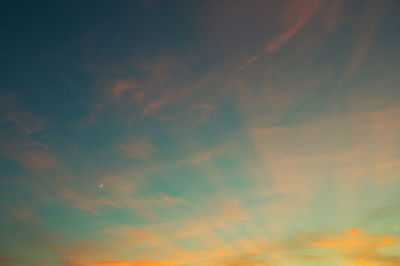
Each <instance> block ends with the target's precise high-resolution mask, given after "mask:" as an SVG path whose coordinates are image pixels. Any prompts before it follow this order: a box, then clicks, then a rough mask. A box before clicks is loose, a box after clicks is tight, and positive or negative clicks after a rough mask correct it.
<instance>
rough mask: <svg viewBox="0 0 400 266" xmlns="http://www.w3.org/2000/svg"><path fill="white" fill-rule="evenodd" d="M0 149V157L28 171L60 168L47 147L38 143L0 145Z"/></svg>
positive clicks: (22, 142)
mask: <svg viewBox="0 0 400 266" xmlns="http://www.w3.org/2000/svg"><path fill="white" fill-rule="evenodd" d="M0 148H2V150H1V152H0V156H2V157H4V158H6V159H9V160H12V161H15V162H17V163H18V164H20V165H21V166H22V167H24V168H26V169H29V170H54V169H57V168H58V167H59V166H60V165H59V162H58V160H57V158H56V156H55V155H53V154H52V153H51V152H50V151H49V147H48V145H46V144H45V143H42V142H39V141H17V142H8V143H0Z"/></svg>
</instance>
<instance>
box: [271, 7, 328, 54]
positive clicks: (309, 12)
mask: <svg viewBox="0 0 400 266" xmlns="http://www.w3.org/2000/svg"><path fill="white" fill-rule="evenodd" d="M321 2H322V1H320V0H306V1H301V0H292V2H291V4H290V5H289V6H288V9H287V11H286V12H285V15H284V20H287V21H292V22H291V23H290V24H289V25H288V26H287V29H285V31H284V32H283V33H281V34H280V35H279V36H278V37H277V38H276V39H275V40H274V41H273V42H271V43H269V44H268V45H267V46H266V47H265V49H266V51H268V52H275V51H277V50H278V49H279V48H280V47H281V46H282V45H283V44H285V43H286V42H287V41H289V40H290V39H291V38H293V37H294V36H295V35H296V34H297V33H298V32H299V31H300V30H301V28H302V27H303V26H304V25H305V24H306V23H307V22H308V21H309V20H310V19H311V18H312V17H313V16H314V15H315V14H316V13H317V12H318V10H319V9H320V8H321Z"/></svg>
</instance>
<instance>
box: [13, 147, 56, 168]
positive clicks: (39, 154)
mask: <svg viewBox="0 0 400 266" xmlns="http://www.w3.org/2000/svg"><path fill="white" fill-rule="evenodd" d="M18 161H19V162H20V163H21V165H22V166H23V167H25V168H27V169H33V170H40V169H55V168H57V167H58V162H57V160H56V158H55V156H53V155H51V154H48V153H46V152H43V151H37V150H30V151H24V152H22V153H21V154H20V155H18Z"/></svg>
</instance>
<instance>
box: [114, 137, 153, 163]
mask: <svg viewBox="0 0 400 266" xmlns="http://www.w3.org/2000/svg"><path fill="white" fill-rule="evenodd" d="M119 150H120V152H121V156H123V157H126V158H130V159H141V160H145V159H148V158H149V157H150V155H151V154H152V153H153V152H155V151H156V149H155V148H154V146H153V144H152V143H151V142H150V138H147V137H143V138H139V139H137V140H133V141H132V142H130V143H126V144H122V145H120V146H119Z"/></svg>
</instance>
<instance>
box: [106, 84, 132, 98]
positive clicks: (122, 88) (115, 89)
mask: <svg viewBox="0 0 400 266" xmlns="http://www.w3.org/2000/svg"><path fill="white" fill-rule="evenodd" d="M138 86H139V84H138V83H137V82H136V81H135V80H122V81H118V82H116V83H115V84H114V85H113V86H112V87H111V94H112V96H113V97H114V98H120V97H121V96H122V95H123V94H124V93H125V92H127V91H129V90H132V89H134V88H136V87H138Z"/></svg>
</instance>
